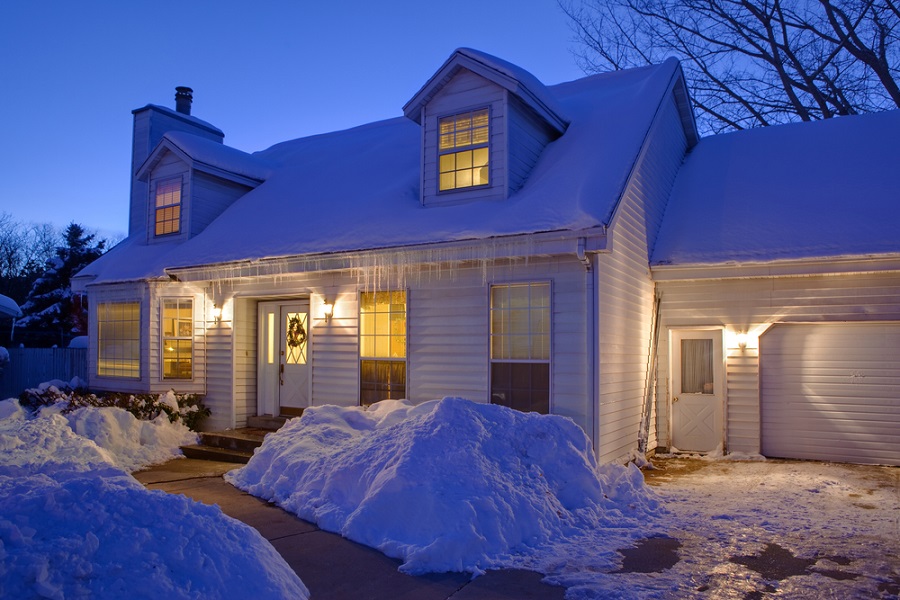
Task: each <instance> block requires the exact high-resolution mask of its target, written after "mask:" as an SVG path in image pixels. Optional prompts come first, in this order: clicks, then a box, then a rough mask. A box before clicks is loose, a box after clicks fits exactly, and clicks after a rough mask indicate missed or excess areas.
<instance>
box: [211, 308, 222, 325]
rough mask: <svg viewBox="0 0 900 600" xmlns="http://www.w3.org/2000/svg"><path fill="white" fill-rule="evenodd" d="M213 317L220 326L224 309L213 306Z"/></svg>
mask: <svg viewBox="0 0 900 600" xmlns="http://www.w3.org/2000/svg"><path fill="white" fill-rule="evenodd" d="M212 316H213V320H214V321H215V322H216V324H218V323H219V322H220V321H221V320H222V307H221V306H219V305H218V304H213V309H212Z"/></svg>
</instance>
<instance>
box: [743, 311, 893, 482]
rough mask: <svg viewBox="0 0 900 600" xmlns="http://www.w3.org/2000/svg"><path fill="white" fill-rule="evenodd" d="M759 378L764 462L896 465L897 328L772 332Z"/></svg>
mask: <svg viewBox="0 0 900 600" xmlns="http://www.w3.org/2000/svg"><path fill="white" fill-rule="evenodd" d="M760 378H761V388H760V397H761V407H760V412H761V418H762V421H761V431H762V452H763V454H765V455H767V456H773V457H775V456H777V457H784V458H805V459H818V460H835V461H841V462H856V463H874V464H895V465H897V464H900V434H898V432H900V323H841V324H803V325H777V326H775V327H773V328H772V329H770V330H769V331H768V332H767V333H766V334H765V335H764V336H763V337H762V338H761V339H760Z"/></svg>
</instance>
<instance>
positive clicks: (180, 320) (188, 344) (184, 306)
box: [162, 298, 194, 379]
mask: <svg viewBox="0 0 900 600" xmlns="http://www.w3.org/2000/svg"><path fill="white" fill-rule="evenodd" d="M193 306H194V303H193V300H191V299H190V298H179V299H173V300H163V305H162V349H163V350H162V369H163V373H162V376H163V379H191V378H192V377H193V363H194V360H193V358H194V352H193V349H194V316H193V313H194V311H193Z"/></svg>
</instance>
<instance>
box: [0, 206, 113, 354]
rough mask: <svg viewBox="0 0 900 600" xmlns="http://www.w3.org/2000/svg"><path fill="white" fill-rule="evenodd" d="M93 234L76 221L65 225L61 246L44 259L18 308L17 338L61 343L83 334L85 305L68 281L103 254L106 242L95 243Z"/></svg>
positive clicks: (39, 343) (37, 343)
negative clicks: (44, 261) (39, 272)
mask: <svg viewBox="0 0 900 600" xmlns="http://www.w3.org/2000/svg"><path fill="white" fill-rule="evenodd" d="M95 237H96V236H95V235H94V234H90V235H88V234H87V233H86V232H85V230H84V228H83V227H82V226H81V225H78V224H77V223H70V224H69V226H68V227H67V228H66V230H65V232H64V234H63V239H64V242H65V246H60V247H58V248H57V249H56V256H54V257H53V258H51V259H50V260H48V261H47V263H46V264H45V266H44V271H43V273H42V274H41V276H40V277H38V278H37V280H35V282H34V285H32V287H31V291H30V292H29V293H28V297H27V298H26V299H25V303H24V304H23V305H22V307H21V308H22V312H23V313H24V314H25V316H24V317H22V318H21V319H19V321H18V322H17V323H16V337H17V338H18V339H19V340H21V341H24V342H25V343H26V344H27V345H32V346H52V345H54V344H58V345H60V346H63V345H65V344H66V343H67V342H68V340H69V339H71V338H72V337H74V336H78V335H86V334H87V304H86V303H85V302H84V299H83V298H82V297H81V296H80V295H76V294H73V293H72V283H71V280H72V276H73V275H75V274H76V273H78V271H80V270H81V269H83V268H84V267H86V266H87V265H88V264H90V263H91V262H93V261H94V260H96V259H97V258H98V257H100V255H102V254H103V252H104V249H105V246H106V241H105V240H100V241H98V242H95V241H94V238H95ZM19 328H21V331H22V333H21V334H20V333H19V331H20V329H19Z"/></svg>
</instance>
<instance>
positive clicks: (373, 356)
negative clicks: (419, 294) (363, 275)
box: [357, 289, 409, 405]
mask: <svg viewBox="0 0 900 600" xmlns="http://www.w3.org/2000/svg"><path fill="white" fill-rule="evenodd" d="M397 293H402V294H403V311H402V313H400V312H397V311H394V310H393V309H392V307H393V306H394V304H393V302H390V303H389V304H388V306H389V307H391V308H389V310H388V311H387V312H386V313H385V312H384V311H381V312H379V311H373V312H372V313H371V315H372V323H373V325H374V326H375V327H374V329H373V331H374V332H373V333H367V332H365V331H364V325H363V323H364V317H363V314H364V313H363V305H364V297H365V296H366V295H372V302H373V305H375V303H376V301H377V297H378V295H379V294H391V295H393V294H397ZM357 300H358V317H359V322H358V323H359V324H358V327H357V348H358V351H357V354H358V361H359V362H358V363H357V366H358V369H359V371H358V385H357V390H358V394H359V403H360V405H368V404H373V403H374V402H379V401H381V400H387V399H400V398H406V397H407V390H408V389H409V368H408V366H409V362H408V361H409V290H407V289H390V290H378V291H360V292H359V293H358V295H357ZM391 300H393V298H392V299H391ZM379 314H381V315H385V314H386V315H387V324H388V332H387V333H379V332H378V331H379V330H378V328H377V325H378V317H377V315H379ZM399 314H402V316H403V333H402V338H403V355H402V357H399V356H379V351H378V346H379V344H378V337H387V338H389V339H388V346H387V347H388V350H389V352H390V348H391V345H392V343H393V339H392V338H395V337H397V336H398V335H400V334H397V333H394V332H392V331H391V329H390V325H391V323H392V321H393V319H392V317H393V316H394V315H399ZM369 336H372V337H373V338H374V339H373V340H372V345H371V348H372V352H371V353H368V352H366V346H368V345H369V344H368V343H366V340H365V338H367V337H369ZM364 363H372V367H373V368H374V369H375V372H376V373H377V372H378V370H379V367H381V368H382V369H384V368H385V367H388V368H389V369H390V372H391V374H390V376H389V379H388V382H387V384H386V385H387V393H388V395H387V396H386V397H379V398H377V399H374V400H371V401H370V398H368V397H367V395H366V393H365V392H367V391H373V392H375V393H377V392H379V391H384V390H383V389H379V388H378V387H377V386H383V385H385V384H383V383H381V382H379V381H378V380H377V379H374V380H372V381H366V380H365V379H364V378H363V377H364V375H363V373H364ZM401 364H402V369H403V373H402V382H397V381H395V380H394V371H395V369H396V368H397V367H399V365H401ZM365 384H370V385H374V386H376V388H375V389H374V390H364V389H363V386H364V385H365ZM400 385H402V390H400V389H399V386H400ZM395 387H397V389H398V390H399V391H400V392H401V395H399V396H396V395H395V394H394V393H393V392H394V391H395V390H394V388H395Z"/></svg>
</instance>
